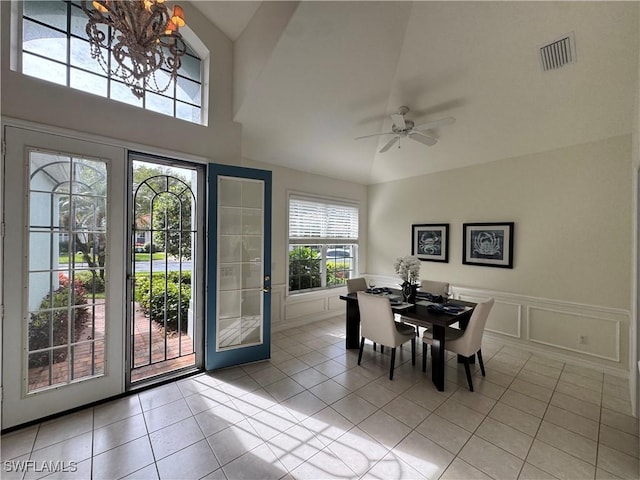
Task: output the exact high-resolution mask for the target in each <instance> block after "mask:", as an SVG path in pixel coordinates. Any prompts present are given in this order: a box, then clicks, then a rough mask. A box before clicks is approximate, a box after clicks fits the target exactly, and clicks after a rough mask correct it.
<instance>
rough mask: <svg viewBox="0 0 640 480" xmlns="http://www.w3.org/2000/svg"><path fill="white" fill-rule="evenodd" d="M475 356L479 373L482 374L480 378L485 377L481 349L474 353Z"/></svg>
mask: <svg viewBox="0 0 640 480" xmlns="http://www.w3.org/2000/svg"><path fill="white" fill-rule="evenodd" d="M476 355H477V356H478V363H479V364H480V371H481V372H482V376H483V377H486V375H485V374H484V362H483V361H482V349H480V350H478V353H476Z"/></svg>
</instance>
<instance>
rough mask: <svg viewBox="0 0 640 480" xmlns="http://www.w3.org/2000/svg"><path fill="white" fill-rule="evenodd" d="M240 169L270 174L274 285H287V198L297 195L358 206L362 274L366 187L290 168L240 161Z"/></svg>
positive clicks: (364, 250)
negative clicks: (292, 193) (250, 169)
mask: <svg viewBox="0 0 640 480" xmlns="http://www.w3.org/2000/svg"><path fill="white" fill-rule="evenodd" d="M242 166H244V167H252V168H261V169H263V170H271V171H272V172H273V174H272V175H273V219H272V223H271V224H272V231H273V234H272V271H271V274H272V276H273V283H274V285H286V282H287V270H286V268H287V252H288V251H289V242H288V239H287V235H288V233H287V232H288V225H287V220H288V218H287V210H288V204H287V196H288V194H289V192H298V193H305V194H311V195H320V196H323V197H333V198H338V199H343V200H351V201H353V202H356V203H358V204H359V205H360V244H361V245H362V247H361V248H360V250H359V261H360V265H359V266H360V271H364V267H365V261H366V248H365V245H366V244H367V205H366V201H367V187H366V186H364V185H358V184H355V183H351V182H345V181H342V180H336V179H331V178H327V177H323V176H320V175H314V174H312V173H306V172H301V171H299V170H293V169H291V168H285V167H279V166H276V165H271V164H266V163H261V162H255V161H251V160H247V159H243V163H242Z"/></svg>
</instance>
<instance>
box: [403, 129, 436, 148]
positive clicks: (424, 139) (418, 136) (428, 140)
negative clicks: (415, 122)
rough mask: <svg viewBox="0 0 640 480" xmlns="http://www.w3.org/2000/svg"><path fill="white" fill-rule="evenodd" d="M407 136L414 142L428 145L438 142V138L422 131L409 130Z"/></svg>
mask: <svg viewBox="0 0 640 480" xmlns="http://www.w3.org/2000/svg"><path fill="white" fill-rule="evenodd" d="M409 138H410V139H411V140H415V141H416V142H420V143H422V144H424V145H427V146H429V147H431V146H433V145H435V144H436V143H438V139H437V138H434V137H432V136H430V135H425V134H424V133H420V132H411V133H410V134H409Z"/></svg>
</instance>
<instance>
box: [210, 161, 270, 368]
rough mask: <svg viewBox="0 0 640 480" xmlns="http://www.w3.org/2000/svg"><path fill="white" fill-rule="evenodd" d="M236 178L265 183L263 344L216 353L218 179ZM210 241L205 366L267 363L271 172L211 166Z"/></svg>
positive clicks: (268, 356)
mask: <svg viewBox="0 0 640 480" xmlns="http://www.w3.org/2000/svg"><path fill="white" fill-rule="evenodd" d="M221 176H222V177H235V178H240V179H251V180H259V181H263V182H264V218H263V235H264V237H263V238H264V242H263V244H264V247H263V252H262V253H263V256H262V258H263V276H264V279H263V282H264V289H263V293H262V295H263V297H262V299H263V335H262V343H261V344H259V345H250V346H246V347H242V346H239V347H236V348H232V349H227V350H222V351H218V350H217V342H216V335H217V329H218V322H217V320H218V318H217V312H218V308H217V307H218V306H217V300H218V275H217V271H218V268H217V267H218V178H219V177H221ZM208 178H209V182H208V183H209V185H208V188H209V200H208V220H207V225H208V229H207V231H208V238H207V274H206V275H207V295H206V296H207V315H206V318H205V331H206V344H205V367H206V369H207V370H216V369H219V368H224V367H230V366H233V365H240V364H243V363H249V362H256V361H259V360H266V359H268V358H270V356H271V280H270V279H271V172H270V171H267V170H258V169H254V168H244V167H235V166H230V165H217V164H214V163H210V164H209V175H208Z"/></svg>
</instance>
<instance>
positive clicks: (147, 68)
mask: <svg viewBox="0 0 640 480" xmlns="http://www.w3.org/2000/svg"><path fill="white" fill-rule="evenodd" d="M80 3H81V5H82V10H84V12H85V13H86V14H87V16H88V17H89V21H88V22H87V28H86V32H87V35H88V37H89V43H90V44H91V57H92V58H94V59H97V60H98V63H99V64H100V66H101V67H102V69H103V70H104V71H105V73H106V74H107V75H109V76H110V77H115V78H118V79H120V80H122V81H123V82H124V83H125V84H126V85H127V86H128V87H129V88H131V91H132V92H133V94H134V95H135V96H136V97H138V98H142V97H143V96H144V92H145V90H149V91H153V92H155V93H163V92H165V91H166V90H167V89H168V88H169V85H171V84H172V82H175V80H176V76H177V74H178V70H179V69H180V65H181V60H180V58H181V57H182V56H183V55H184V54H185V52H186V51H187V46H186V44H185V43H184V40H183V39H182V35H180V32H179V27H183V26H184V25H185V21H184V12H183V10H182V7H180V6H179V5H174V7H173V11H172V13H169V9H168V8H167V6H166V5H165V4H164V0H94V1H93V2H91V3H92V6H93V8H91V7H89V6H88V5H87V1H84V0H83V1H82V2H80ZM109 52H111V54H110V55H109ZM160 69H162V74H161V75H160V76H161V77H163V76H166V77H168V79H167V80H166V84H165V82H164V81H161V82H160V83H161V84H162V85H163V86H159V85H158V79H157V78H156V72H157V71H158V70H160Z"/></svg>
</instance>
